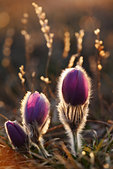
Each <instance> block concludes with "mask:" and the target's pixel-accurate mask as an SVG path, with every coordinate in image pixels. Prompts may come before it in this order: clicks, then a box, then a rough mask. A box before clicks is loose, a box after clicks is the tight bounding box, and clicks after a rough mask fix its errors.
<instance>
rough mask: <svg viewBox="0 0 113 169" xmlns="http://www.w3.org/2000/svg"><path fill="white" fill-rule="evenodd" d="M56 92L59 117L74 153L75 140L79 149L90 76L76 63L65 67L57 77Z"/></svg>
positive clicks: (88, 96) (86, 108) (88, 97)
mask: <svg viewBox="0 0 113 169" xmlns="http://www.w3.org/2000/svg"><path fill="white" fill-rule="evenodd" d="M58 94H59V100H60V103H59V105H58V111H59V118H60V121H61V122H62V123H63V125H64V127H65V129H66V131H67V132H68V135H69V137H70V142H71V151H72V153H73V154H74V155H75V154H76V152H75V151H74V147H75V145H74V144H75V142H76V143H77V144H76V145H77V147H78V149H80V147H81V139H80V132H81V130H82V129H83V127H84V125H85V122H86V118H87V115H88V105H89V99H90V95H91V83H90V78H89V77H88V75H87V73H86V71H85V70H84V69H83V68H82V67H81V66H78V65H77V66H76V67H75V68H67V69H65V70H64V71H63V73H62V74H61V76H60V79H59V83H58ZM72 133H73V135H72Z"/></svg>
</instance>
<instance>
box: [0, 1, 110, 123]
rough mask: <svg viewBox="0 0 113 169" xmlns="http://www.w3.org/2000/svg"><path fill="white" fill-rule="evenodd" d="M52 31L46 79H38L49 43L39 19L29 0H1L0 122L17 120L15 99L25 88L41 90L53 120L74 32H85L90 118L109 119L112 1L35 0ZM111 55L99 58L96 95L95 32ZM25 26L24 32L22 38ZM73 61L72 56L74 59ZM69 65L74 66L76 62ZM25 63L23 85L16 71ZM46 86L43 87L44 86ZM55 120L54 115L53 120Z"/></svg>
mask: <svg viewBox="0 0 113 169" xmlns="http://www.w3.org/2000/svg"><path fill="white" fill-rule="evenodd" d="M34 2H36V3H38V5H39V6H42V8H43V11H44V12H45V13H46V18H47V19H48V21H49V26H50V28H51V29H50V31H51V32H52V33H54V41H53V50H52V56H51V59H50V63H49V68H48V77H49V79H50V80H51V83H50V84H48V85H47V84H45V83H44V82H43V81H41V80H40V77H41V76H45V69H46V63H47V60H48V48H47V46H46V41H45V38H44V36H43V33H42V32H41V26H40V24H39V19H38V17H37V15H36V13H35V10H34V7H33V6H32V1H31V0H29V1H28V0H19V1H15V0H11V1H10V0H5V1H4V0H0V115H1V117H0V124H1V125H3V123H4V122H5V121H6V119H7V118H9V119H10V120H15V119H17V120H19V121H20V103H21V99H22V98H23V97H24V95H25V92H26V91H27V90H31V91H35V90H38V91H39V92H41V91H43V92H45V93H46V95H47V97H48V99H49V100H50V102H51V104H52V106H51V109H52V111H51V112H52V113H53V117H54V118H55V119H56V104H57V103H58V100H57V97H56V96H57V81H58V77H59V75H60V73H61V71H62V69H64V68H66V67H67V65H68V62H69V59H70V57H71V55H73V54H75V53H77V40H76V37H75V35H74V34H75V32H79V30H80V29H83V30H84V31H85V35H84V38H83V50H82V52H81V55H82V56H83V58H84V62H83V67H84V68H85V70H86V71H87V72H88V75H89V76H90V77H91V79H92V98H91V104H90V115H89V119H101V120H104V121H106V120H113V0H107V1H106V0H95V1H94V0H85V1H84V0H60V1H53V0H38V1H34ZM97 28H99V29H100V40H102V41H103V43H104V49H105V51H108V52H109V53H110V56H109V57H107V58H105V59H102V60H101V66H102V69H101V71H100V84H101V86H100V95H101V96H100V97H99V93H98V87H97V86H98V85H97V68H96V66H97V55H98V52H97V50H96V49H95V39H96V35H95V34H94V30H95V29H97ZM25 31H26V32H27V37H26V38H25ZM65 32H69V34H70V50H69V52H68V54H67V56H66V57H63V51H64V34H65ZM75 64H76V61H75ZM75 64H74V65H75ZM21 65H24V71H25V72H26V74H25V83H24V87H23V86H22V84H21V80H20V78H19V76H18V73H19V71H20V70H19V67H20V66H21ZM47 86H48V89H49V90H48V91H49V92H47V91H46V87H47ZM54 121H55V120H54Z"/></svg>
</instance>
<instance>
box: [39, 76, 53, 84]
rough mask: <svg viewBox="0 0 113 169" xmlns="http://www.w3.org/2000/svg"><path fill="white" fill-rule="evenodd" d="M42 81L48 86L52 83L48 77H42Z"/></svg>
mask: <svg viewBox="0 0 113 169" xmlns="http://www.w3.org/2000/svg"><path fill="white" fill-rule="evenodd" d="M40 79H41V80H42V81H43V82H45V83H46V84H50V83H51V81H50V80H49V78H48V77H44V76H41V77H40Z"/></svg>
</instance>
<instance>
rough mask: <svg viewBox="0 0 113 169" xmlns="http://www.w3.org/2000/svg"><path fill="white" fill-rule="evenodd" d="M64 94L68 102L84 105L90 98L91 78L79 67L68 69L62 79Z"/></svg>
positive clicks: (73, 104)
mask: <svg viewBox="0 0 113 169" xmlns="http://www.w3.org/2000/svg"><path fill="white" fill-rule="evenodd" d="M61 90H62V96H63V99H64V101H65V102H66V103H67V104H70V105H72V106H77V105H83V104H84V103H85V102H86V100H87V99H88V92H89V80H88V77H87V76H86V74H85V73H84V72H83V71H82V70H81V69H78V68H71V69H68V72H66V74H65V76H64V78H63V80H62V89H61Z"/></svg>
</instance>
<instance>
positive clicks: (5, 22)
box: [0, 12, 10, 28]
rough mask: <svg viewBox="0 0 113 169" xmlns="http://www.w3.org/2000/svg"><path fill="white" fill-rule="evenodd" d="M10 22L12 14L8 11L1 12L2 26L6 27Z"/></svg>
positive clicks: (0, 25) (0, 22) (0, 20)
mask: <svg viewBox="0 0 113 169" xmlns="http://www.w3.org/2000/svg"><path fill="white" fill-rule="evenodd" d="M9 22H10V16H9V14H8V13H7V12H1V13H0V28H4V27H6V26H7V25H8V24H9Z"/></svg>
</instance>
